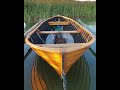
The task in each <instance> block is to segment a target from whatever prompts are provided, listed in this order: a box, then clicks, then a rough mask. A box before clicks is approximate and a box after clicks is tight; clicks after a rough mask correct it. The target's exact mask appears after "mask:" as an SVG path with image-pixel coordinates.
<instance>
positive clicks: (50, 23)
mask: <svg viewBox="0 0 120 90" xmlns="http://www.w3.org/2000/svg"><path fill="white" fill-rule="evenodd" d="M48 23H49V25H69V24H70V22H69V21H60V22H48Z"/></svg>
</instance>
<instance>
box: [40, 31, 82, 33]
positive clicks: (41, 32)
mask: <svg viewBox="0 0 120 90" xmlns="http://www.w3.org/2000/svg"><path fill="white" fill-rule="evenodd" d="M38 33H39V34H57V33H80V31H39V32H38Z"/></svg>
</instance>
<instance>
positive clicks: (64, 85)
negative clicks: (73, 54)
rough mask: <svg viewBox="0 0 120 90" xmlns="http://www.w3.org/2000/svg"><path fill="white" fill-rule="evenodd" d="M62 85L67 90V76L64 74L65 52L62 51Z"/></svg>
mask: <svg viewBox="0 0 120 90" xmlns="http://www.w3.org/2000/svg"><path fill="white" fill-rule="evenodd" d="M62 83H63V89H64V90H67V80H66V74H65V73H64V51H62Z"/></svg>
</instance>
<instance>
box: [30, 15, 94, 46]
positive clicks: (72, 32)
mask: <svg viewBox="0 0 120 90" xmlns="http://www.w3.org/2000/svg"><path fill="white" fill-rule="evenodd" d="M91 39H92V37H91V36H90V35H89V33H87V32H86V31H85V30H83V29H82V28H81V27H80V26H79V25H78V24H76V23H75V22H74V21H72V20H71V19H67V18H63V17H58V16H56V17H52V18H49V19H47V20H46V21H45V22H43V23H42V25H40V26H39V27H38V28H37V29H36V31H35V32H34V33H33V34H32V35H31V37H30V38H29V41H30V42H31V43H33V44H67V43H87V42H89V41H90V40H91Z"/></svg>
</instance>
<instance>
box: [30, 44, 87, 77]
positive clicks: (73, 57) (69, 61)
mask: <svg viewBox="0 0 120 90" xmlns="http://www.w3.org/2000/svg"><path fill="white" fill-rule="evenodd" d="M88 48H89V46H88V47H85V48H82V49H78V50H75V51H72V52H68V53H65V54H64V71H65V73H67V72H68V71H69V69H70V68H71V67H72V65H73V64H74V63H75V62H76V61H77V60H78V59H79V58H80V57H81V56H82V55H83V53H84V52H85V51H86V50H87V49H88ZM32 49H33V50H34V51H35V52H36V53H37V54H38V55H39V56H40V57H42V58H43V59H44V60H45V61H46V62H47V63H49V65H51V66H52V67H53V68H54V69H55V71H56V72H57V73H58V74H59V75H60V76H61V74H62V65H63V63H62V52H60V53H56V52H51V51H45V50H39V49H36V48H32Z"/></svg>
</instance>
